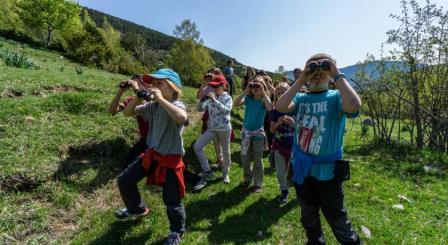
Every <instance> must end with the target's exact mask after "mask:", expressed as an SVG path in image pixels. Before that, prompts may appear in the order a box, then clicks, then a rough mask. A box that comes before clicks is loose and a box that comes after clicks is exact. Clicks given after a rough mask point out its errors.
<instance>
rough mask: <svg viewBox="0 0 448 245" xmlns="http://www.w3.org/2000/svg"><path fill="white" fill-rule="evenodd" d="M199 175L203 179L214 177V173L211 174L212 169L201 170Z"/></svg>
mask: <svg viewBox="0 0 448 245" xmlns="http://www.w3.org/2000/svg"><path fill="white" fill-rule="evenodd" d="M201 177H202V178H203V179H205V180H213V179H214V178H215V175H214V174H213V171H211V170H210V171H203V172H202V173H201Z"/></svg>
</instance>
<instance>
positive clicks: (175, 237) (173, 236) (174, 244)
mask: <svg viewBox="0 0 448 245" xmlns="http://www.w3.org/2000/svg"><path fill="white" fill-rule="evenodd" d="M181 241H182V235H181V234H179V233H177V232H174V231H173V232H171V233H170V234H169V235H168V238H167V239H166V242H165V245H178V244H180V242H181Z"/></svg>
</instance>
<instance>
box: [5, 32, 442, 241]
mask: <svg viewBox="0 0 448 245" xmlns="http://www.w3.org/2000/svg"><path fill="white" fill-rule="evenodd" d="M5 50H8V51H11V52H17V53H21V54H24V55H25V56H26V57H27V58H30V59H32V60H33V61H34V62H35V63H36V64H37V65H38V66H39V67H40V68H39V69H24V68H17V67H11V66H7V65H6V62H4V61H3V60H1V59H0V145H1V147H0V167H1V172H0V244H49V243H56V244H162V243H163V242H164V239H165V236H166V235H167V233H168V221H167V218H166V213H165V207H164V205H163V202H162V198H161V191H160V188H157V187H145V186H144V183H143V182H142V183H140V188H141V191H142V195H143V197H144V199H145V200H146V202H147V203H148V204H149V206H150V208H151V212H150V214H149V215H148V216H147V217H145V218H143V219H137V220H131V221H127V222H122V221H117V220H116V219H115V217H114V211H115V209H117V208H120V207H122V206H123V203H122V200H121V199H120V196H119V193H118V189H117V186H116V176H117V174H118V173H119V172H120V171H121V169H122V165H123V160H124V157H125V155H126V152H127V151H128V150H129V148H130V146H131V145H132V144H133V143H134V142H135V141H136V140H137V138H138V136H137V132H136V128H137V127H136V122H135V119H133V118H125V117H123V116H122V115H120V114H119V115H116V116H111V115H108V114H107V113H106V108H107V106H108V104H109V102H110V101H111V99H112V98H113V97H114V96H115V94H116V92H117V84H118V82H119V81H121V80H122V79H126V78H127V77H125V76H122V75H117V74H112V73H108V72H105V71H103V70H97V69H91V68H87V67H83V66H80V65H79V64H77V63H74V62H72V61H70V60H68V59H66V58H65V57H64V56H63V55H62V54H61V53H58V52H53V51H48V50H45V49H34V48H30V47H29V46H28V45H26V44H22V43H17V42H14V41H11V40H5V39H3V38H0V52H4V51H5ZM77 71H78V72H77ZM81 71H82V72H81ZM195 92H196V91H195V90H194V89H193V88H189V87H184V88H183V98H182V100H183V101H184V102H185V103H186V104H187V108H188V115H189V117H190V118H191V119H192V123H191V124H190V126H188V127H187V128H186V130H185V132H184V135H183V138H184V145H185V148H186V150H187V154H186V155H185V157H184V161H185V162H186V163H187V164H188V165H189V167H188V168H189V169H190V170H192V171H197V169H198V162H197V159H196V157H195V155H194V152H193V151H192V148H191V145H192V143H193V142H194V140H195V139H197V137H198V136H199V134H200V132H201V123H200V113H197V112H196V111H195V108H196V103H195ZM128 95H132V94H131V93H127V94H126V96H128ZM243 112H244V111H243V110H242V109H239V108H234V109H233V111H232V124H233V127H234V130H235V140H234V141H233V142H232V143H231V154H232V156H231V157H232V168H231V171H230V178H231V183H230V184H228V185H224V184H223V183H222V180H221V179H220V178H217V179H215V180H214V181H211V182H210V183H209V186H208V187H207V188H206V189H204V190H203V191H202V192H200V193H191V192H190V189H189V188H190V187H188V189H187V190H188V193H187V196H186V197H185V199H184V203H185V206H186V210H187V233H186V234H185V236H184V239H183V243H182V244H305V234H304V230H303V228H302V226H301V224H300V210H299V207H298V202H297V200H296V195H295V193H294V189H292V188H291V189H290V191H291V195H290V200H289V202H288V203H287V204H286V205H283V206H280V205H279V204H278V203H277V195H278V194H279V190H278V185H277V180H276V177H275V173H273V172H272V171H271V170H270V168H269V167H268V166H269V164H268V163H267V159H266V158H265V159H264V163H265V178H264V184H263V191H262V192H261V193H258V194H251V193H249V192H248V191H247V190H245V189H243V188H241V187H240V185H239V184H240V182H241V180H242V178H243V173H242V168H241V162H240V150H241V148H240V140H241V135H240V130H241V127H242V117H243ZM361 121H362V119H361V118H357V119H350V120H347V127H346V135H345V148H344V152H345V157H346V158H347V159H350V160H351V163H350V164H351V180H350V181H348V182H345V184H344V190H345V196H346V201H345V206H346V208H347V209H348V210H349V216H350V220H351V221H352V223H353V224H354V229H355V230H356V231H357V232H358V233H359V234H360V236H361V239H362V240H363V241H364V242H365V243H367V244H446V243H448V233H447V232H446V231H447V230H448V215H447V212H446V211H447V210H448V181H447V173H448V168H447V166H448V160H447V159H448V157H447V156H446V155H443V154H441V153H439V152H435V151H434V152H433V151H427V150H424V151H417V150H415V149H414V148H411V147H409V146H406V145H405V144H394V145H390V144H389V145H386V144H385V143H384V142H375V141H373V140H372V139H373V137H372V129H371V128H368V129H367V133H365V134H363V133H362V129H361V128H362V127H361ZM398 130H399V129H398ZM394 133H395V130H394ZM402 134H403V135H402V137H403V138H406V135H405V133H404V132H403V133H402ZM213 152H214V151H213V149H212V146H211V145H210V146H208V147H207V149H206V153H207V155H208V156H209V158H210V160H211V161H213V162H214V159H215V155H214V153H213ZM428 169H429V170H428ZM216 176H220V172H219V171H217V172H216ZM397 204H401V205H403V209H397V208H394V205H397ZM323 229H324V232H325V234H326V239H327V242H328V244H336V240H335V238H334V236H333V235H332V234H331V230H330V228H329V227H328V225H327V224H326V222H323ZM366 229H368V230H369V231H370V233H371V234H370V235H368V233H367V232H366ZM363 231H364V232H363Z"/></svg>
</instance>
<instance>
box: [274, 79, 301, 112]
mask: <svg viewBox="0 0 448 245" xmlns="http://www.w3.org/2000/svg"><path fill="white" fill-rule="evenodd" d="M303 74H304V72H302V73H301V74H300V77H299V78H298V79H297V81H296V82H295V83H294V84H293V85H292V86H291V87H290V88H289V89H288V90H287V91H286V92H285V93H284V94H283V95H282V96H280V98H278V100H277V103H276V104H275V108H276V109H277V110H278V111H279V112H283V113H287V112H291V111H293V110H294V108H295V107H296V104H295V103H294V102H292V99H293V98H294V96H296V94H297V93H298V92H299V90H300V88H301V87H302V86H303V85H305V78H304V75H303Z"/></svg>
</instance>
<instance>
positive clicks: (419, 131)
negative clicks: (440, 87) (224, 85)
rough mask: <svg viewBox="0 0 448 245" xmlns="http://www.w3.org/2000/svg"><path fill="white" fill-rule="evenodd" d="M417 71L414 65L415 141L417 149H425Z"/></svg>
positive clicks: (412, 73)
mask: <svg viewBox="0 0 448 245" xmlns="http://www.w3.org/2000/svg"><path fill="white" fill-rule="evenodd" d="M416 71H417V67H416V66H415V65H412V68H411V76H412V91H411V93H412V97H413V101H414V120H415V127H416V129H417V135H416V136H417V138H416V140H415V143H416V144H417V149H422V148H423V126H422V118H421V115H420V98H419V95H418V92H419V88H418V79H417V77H416V74H415V73H416Z"/></svg>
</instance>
